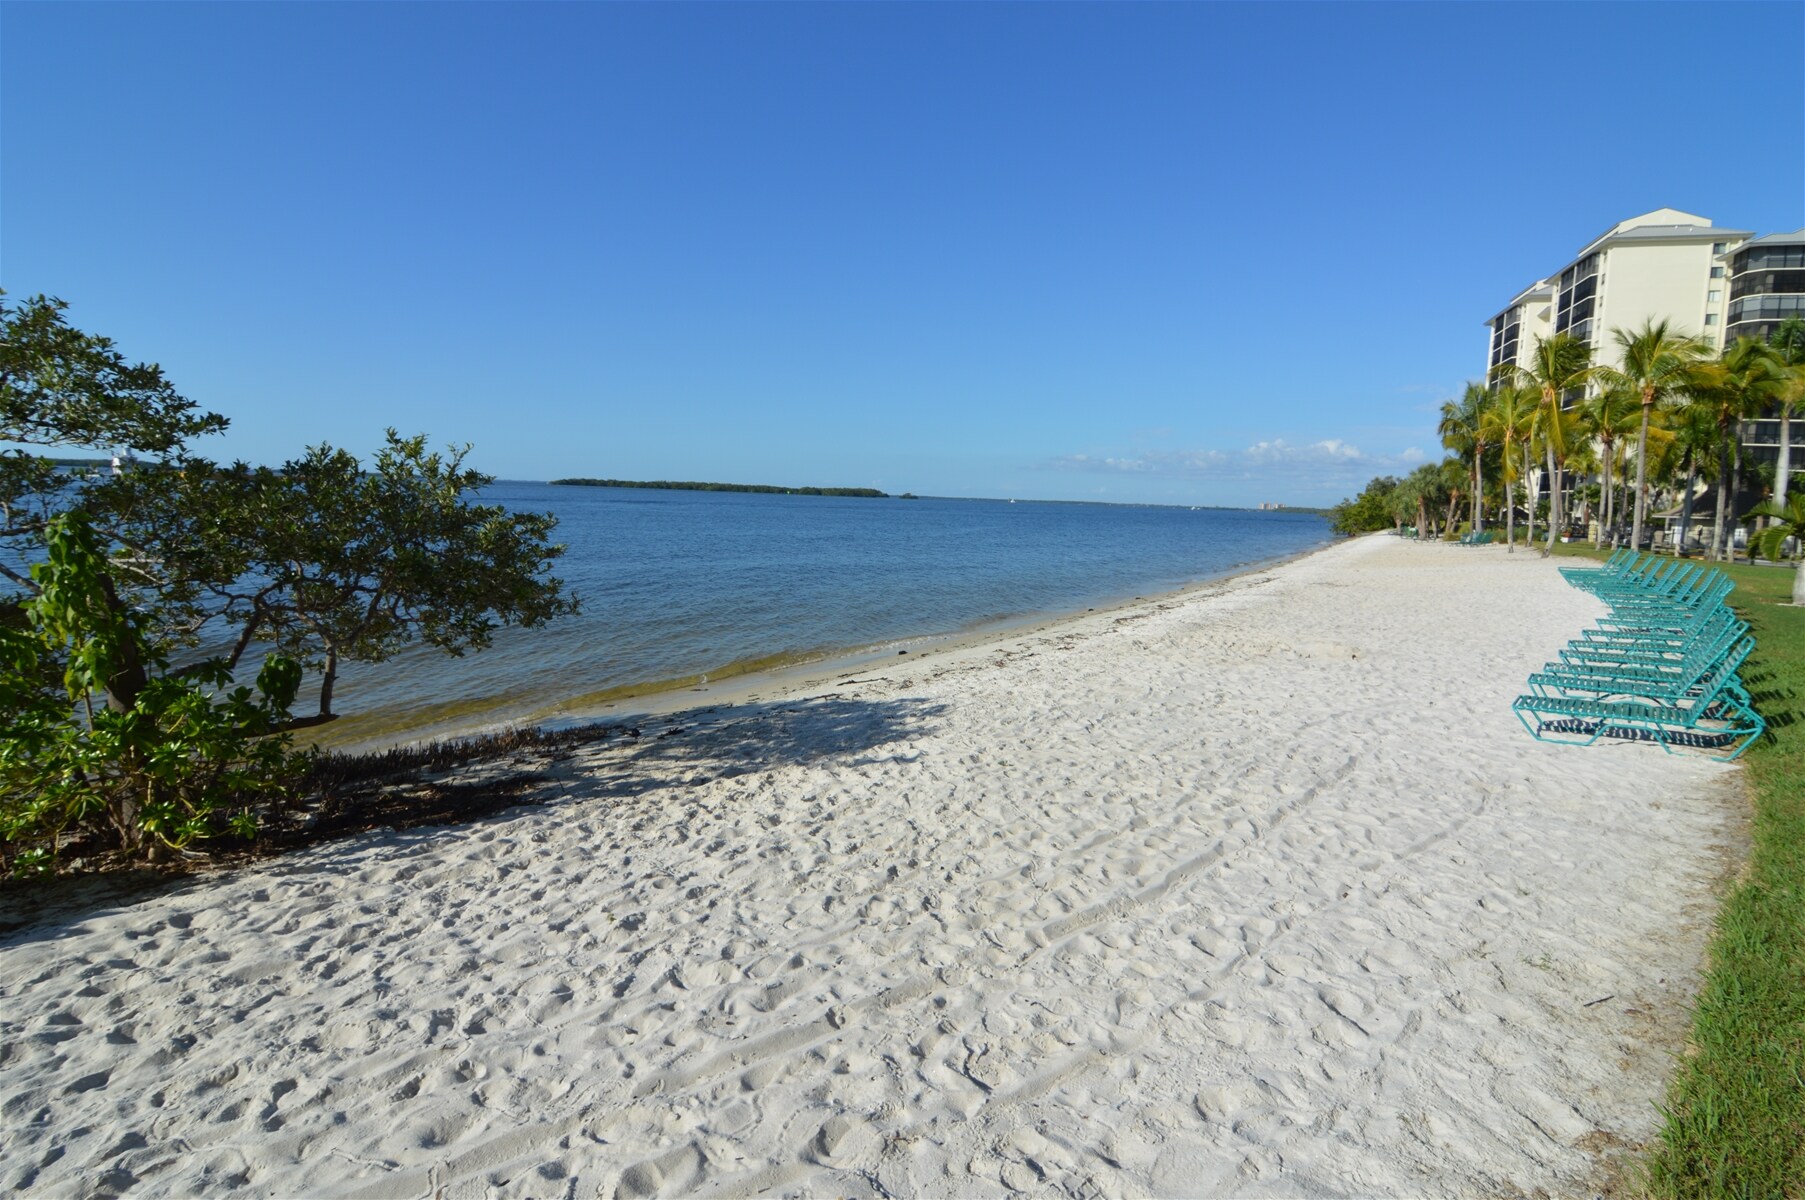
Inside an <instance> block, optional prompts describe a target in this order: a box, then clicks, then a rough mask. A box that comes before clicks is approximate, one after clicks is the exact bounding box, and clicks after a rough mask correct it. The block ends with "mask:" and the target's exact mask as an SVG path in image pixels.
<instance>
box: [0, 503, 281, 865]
mask: <svg viewBox="0 0 1805 1200" xmlns="http://www.w3.org/2000/svg"><path fill="white" fill-rule="evenodd" d="M45 536H46V549H47V556H46V561H44V562H43V563H40V564H38V565H37V566H35V567H33V568H32V572H31V574H32V578H33V580H34V582H36V583H37V585H38V591H37V594H36V595H35V596H32V597H30V598H29V599H27V600H26V601H25V602H24V603H23V604H21V605H20V606H19V609H18V612H19V615H21V616H22V617H23V622H22V623H16V624H12V625H9V626H6V627H3V628H0V717H4V719H5V720H6V722H7V725H8V729H9V734H8V736H7V737H6V738H5V739H0V836H3V837H4V839H5V841H6V842H7V844H8V846H9V848H12V847H16V848H15V849H13V850H12V854H11V858H12V865H13V868H14V870H15V871H18V872H32V871H38V870H44V869H48V868H49V866H50V865H51V864H52V863H53V862H54V859H55V856H56V851H57V848H58V845H59V842H60V839H61V838H62V836H63V835H64V834H65V833H67V832H72V831H75V830H83V831H88V832H93V831H96V830H98V831H101V832H103V833H105V834H107V835H110V838H111V840H112V841H113V842H114V844H116V845H117V846H119V847H121V848H124V849H126V850H128V851H131V852H137V851H139V850H142V849H145V848H147V847H151V846H156V845H163V846H169V847H178V848H179V847H182V846H185V845H187V844H188V843H189V842H192V841H194V840H195V839H197V838H207V837H212V836H214V835H216V834H218V833H220V832H222V831H224V830H225V829H228V828H229V829H231V830H232V831H233V832H236V833H238V834H240V835H243V836H250V835H251V834H253V833H254V832H255V830H256V823H255V819H254V818H253V817H252V816H251V813H250V809H249V803H250V801H251V800H252V799H253V798H259V797H269V796H271V795H278V794H280V793H282V792H283V791H284V790H286V788H287V787H288V785H289V784H290V782H291V781H292V780H293V779H294V778H296V777H297V776H298V774H299V772H300V771H301V770H302V769H303V768H304V766H305V759H304V758H303V757H302V756H299V755H296V754H294V753H293V752H292V751H291V749H290V746H289V743H288V740H287V738H286V737H284V736H281V735H280V734H279V733H277V731H278V730H280V729H281V728H282V727H283V726H284V724H285V723H286V721H287V719H288V706H289V705H290V704H291V703H293V701H294V695H295V690H296V688H297V686H298V685H299V683H300V680H301V669H300V665H299V664H298V663H296V662H295V661H294V660H292V659H289V658H285V657H283V656H281V655H271V656H270V657H268V658H267V659H266V660H265V661H264V664H263V667H262V670H261V671H260V672H259V673H258V677H257V685H256V687H255V688H254V689H253V688H248V687H232V686H231V673H230V671H229V670H228V669H227V668H226V666H225V664H224V662H222V661H219V660H212V661H208V662H203V663H199V664H195V665H193V666H190V667H188V668H186V669H183V670H181V671H170V670H168V669H167V667H168V665H167V662H166V660H165V659H164V658H163V657H162V656H161V655H160V654H159V653H157V652H156V651H155V650H154V649H153V648H152V647H150V646H149V645H148V644H147V643H146V641H145V637H144V632H143V628H142V621H141V618H140V617H139V615H138V614H136V613H134V612H132V611H131V610H130V609H128V608H126V607H125V606H123V605H122V604H121V603H120V602H119V599H118V593H117V590H116V588H115V587H114V585H113V583H112V580H111V577H110V571H109V562H108V556H107V554H106V552H105V549H104V547H103V546H102V544H101V540H100V537H99V535H98V534H97V533H96V531H95V529H94V527H93V525H92V523H91V521H90V519H89V518H88V515H87V514H86V513H83V512H80V511H76V512H70V513H62V514H59V515H58V516H56V517H55V518H53V519H52V520H51V521H50V523H49V525H48V526H47V527H46V530H45ZM128 671H135V672H139V673H141V674H142V675H143V676H144V678H143V681H142V683H141V684H140V685H139V686H138V687H137V688H136V689H135V694H134V697H133V700H132V703H131V704H129V705H117V704H115V705H112V706H108V705H106V704H105V703H101V702H99V699H98V698H99V697H101V696H102V695H103V694H104V693H105V691H106V689H107V686H108V683H109V681H111V680H113V679H115V678H116V677H117V676H119V675H120V674H121V673H122V672H128Z"/></svg>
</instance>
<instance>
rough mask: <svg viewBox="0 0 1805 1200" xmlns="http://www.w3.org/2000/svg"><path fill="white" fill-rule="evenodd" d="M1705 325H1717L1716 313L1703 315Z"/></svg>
mask: <svg viewBox="0 0 1805 1200" xmlns="http://www.w3.org/2000/svg"><path fill="white" fill-rule="evenodd" d="M1705 324H1707V325H1715V324H1717V314H1716V313H1706V314H1705Z"/></svg>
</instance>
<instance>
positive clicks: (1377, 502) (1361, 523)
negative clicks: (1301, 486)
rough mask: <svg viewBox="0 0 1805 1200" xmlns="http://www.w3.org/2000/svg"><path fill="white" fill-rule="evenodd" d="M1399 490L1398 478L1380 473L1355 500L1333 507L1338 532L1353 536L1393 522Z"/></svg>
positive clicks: (1333, 522)
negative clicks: (1393, 507)
mask: <svg viewBox="0 0 1805 1200" xmlns="http://www.w3.org/2000/svg"><path fill="white" fill-rule="evenodd" d="M1397 490H1398V480H1397V479H1396V478H1395V477H1394V476H1391V475H1380V476H1378V477H1377V478H1375V479H1373V480H1372V481H1371V482H1370V483H1368V484H1367V485H1366V487H1365V489H1364V490H1362V491H1361V493H1360V494H1359V495H1358V496H1356V497H1354V498H1353V499H1352V500H1343V501H1342V502H1341V503H1340V504H1337V505H1336V506H1335V507H1334V508H1331V509H1330V510H1329V517H1330V521H1331V524H1332V525H1333V527H1334V530H1335V532H1336V533H1340V534H1345V535H1347V536H1349V537H1352V536H1353V535H1354V534H1357V533H1373V532H1375V531H1377V530H1380V529H1390V528H1391V527H1392V525H1393V523H1394V522H1393V519H1392V512H1391V501H1392V495H1393V493H1395V492H1396V491H1397Z"/></svg>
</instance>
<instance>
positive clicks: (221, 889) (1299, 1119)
mask: <svg viewBox="0 0 1805 1200" xmlns="http://www.w3.org/2000/svg"><path fill="white" fill-rule="evenodd" d="M1555 565H1556V564H1555V563H1554V562H1553V561H1549V560H1544V559H1541V558H1539V557H1537V556H1535V555H1532V554H1524V553H1518V554H1515V555H1507V554H1506V553H1504V551H1503V549H1502V548H1499V547H1490V548H1475V549H1462V548H1457V547H1451V546H1439V545H1417V544H1407V543H1402V542H1399V541H1398V540H1396V539H1394V538H1391V537H1386V536H1380V537H1369V538H1363V539H1359V540H1356V541H1353V542H1348V543H1343V544H1339V545H1336V546H1334V547H1332V548H1330V549H1328V550H1325V551H1323V552H1321V553H1318V554H1315V555H1311V556H1309V557H1307V558H1304V559H1301V560H1299V561H1296V562H1292V563H1288V564H1285V565H1283V566H1280V567H1277V568H1273V569H1270V570H1264V571H1260V572H1256V573H1254V574H1252V575H1248V576H1244V577H1241V578H1239V579H1236V580H1232V581H1229V582H1226V583H1224V584H1221V585H1219V586H1215V587H1211V588H1204V589H1200V590H1197V591H1194V592H1192V593H1189V594H1187V595H1185V596H1182V597H1175V598H1164V599H1156V600H1149V601H1145V602H1142V603H1138V604H1135V605H1131V606H1129V607H1126V608H1122V609H1116V610H1112V611H1110V612H1100V613H1095V614H1089V615H1085V616H1081V617H1077V618H1073V619H1071V620H1069V621H1065V622H1061V623H1058V624H1056V625H1053V626H1050V627H1045V628H1041V629H1037V630H1034V631H1031V632H1027V633H1018V634H1015V635H1012V636H1009V637H1006V638H1003V639H1000V640H997V641H993V642H990V643H988V644H985V645H979V646H965V647H962V648H959V649H956V650H951V651H948V652H945V653H942V654H939V655H935V656H930V657H926V658H915V657H910V658H906V659H902V658H899V659H898V660H896V662H895V663H893V664H887V665H885V666H883V667H882V668H880V669H875V670H865V671H861V672H860V673H859V674H858V675H857V676H856V678H854V679H851V680H848V681H845V682H842V683H838V684H835V685H830V686H829V687H826V688H818V689H816V690H814V691H813V692H811V693H804V694H797V695H794V696H789V697H781V698H777V699H771V698H767V699H766V700H764V701H762V702H761V703H758V704H747V705H741V706H738V707H737V708H733V709H722V710H719V711H717V712H715V713H713V714H710V715H705V716H701V717H694V716H692V717H682V716H678V717H673V718H671V719H669V720H659V721H657V722H653V723H649V724H647V725H646V727H645V734H646V736H645V737H643V738H641V739H640V740H639V742H638V743H637V744H636V745H628V744H624V743H617V742H607V743H602V744H598V745H597V746H595V747H593V748H585V749H579V750H577V751H575V752H574V753H570V754H567V755H564V756H563V757H561V758H559V759H558V760H557V761H555V762H549V763H547V764H542V765H543V766H544V769H545V771H546V782H545V784H544V785H543V787H542V788H541V789H540V792H539V795H540V797H541V798H543V799H545V800H546V801H547V803H545V804H544V805H542V806H539V807H531V808H522V809H518V810H513V811H510V812H508V813H506V814H503V815H502V816H499V817H496V818H493V819H490V820H486V821H483V822H481V823H478V824H475V825H470V826H465V827H460V828H447V829H422V830H413V831H409V832H406V833H391V834H378V835H369V836H364V837H361V838H358V839H354V840H351V841H347V842H342V843H339V844H336V845H330V846H325V847H321V848H316V849H313V850H310V851H306V852H303V853H300V854H297V855H294V856H291V857H288V858H285V859H280V860H274V861H271V862H268V863H266V864H264V865H261V866H256V867H253V868H250V869H245V870H242V871H237V872H231V873H222V874H218V875H212V876H207V877H202V878H197V879H193V880H189V881H186V882H184V883H182V884H181V885H179V886H176V887H174V888H172V889H169V890H167V891H165V892H162V893H160V894H157V895H154V896H151V897H150V898H140V899H136V900H132V901H130V902H118V903H99V902H94V903H90V904H88V905H86V906H85V907H71V908H69V909H67V910H60V911H56V912H51V913H48V914H46V915H44V916H43V918H42V919H40V920H38V921H36V923H32V924H27V925H26V926H25V927H23V928H17V929H14V930H13V931H12V932H9V933H7V934H5V935H4V936H0V1116H3V1117H4V1129H5V1137H4V1140H3V1141H0V1186H4V1187H8V1188H21V1189H24V1190H26V1191H27V1192H29V1193H31V1194H35V1195H44V1196H63V1195H68V1196H74V1195H102V1194H126V1193H129V1194H132V1195H146V1196H166V1195H191V1194H209V1195H213V1194H243V1195H260V1196H270V1195H281V1196H287V1195H332V1196H368V1197H410V1196H441V1195H442V1196H448V1197H459V1196H480V1195H506V1196H581V1197H593V1196H608V1197H611V1196H653V1195H658V1196H677V1195H684V1196H690V1195H699V1196H745V1195H798V1196H844V1195H890V1196H917V1195H930V1196H1000V1195H1004V1194H1008V1193H1012V1192H1024V1193H1028V1194H1031V1195H1048V1196H1051V1195H1070V1196H1076V1197H1100V1196H1143V1195H1157V1196H1344V1195H1358V1196H1376V1195H1384V1196H1499V1195H1518V1194H1525V1195H1527V1194H1534V1193H1537V1192H1538V1191H1545V1192H1547V1193H1552V1194H1567V1195H1571V1194H1579V1193H1582V1192H1587V1193H1588V1194H1589V1190H1598V1189H1600V1188H1603V1187H1606V1186H1608V1183H1609V1177H1610V1173H1611V1171H1612V1169H1613V1162H1614V1160H1616V1159H1618V1158H1621V1157H1622V1155H1623V1154H1624V1153H1625V1152H1626V1148H1628V1147H1633V1146H1634V1145H1635V1144H1636V1143H1638V1142H1640V1141H1643V1140H1645V1139H1647V1138H1648V1137H1650V1136H1651V1135H1652V1134H1653V1132H1654V1129H1655V1127H1656V1122H1657V1119H1658V1117H1657V1113H1656V1111H1655V1108H1654V1105H1655V1104H1656V1102H1657V1101H1658V1100H1659V1098H1660V1095H1661V1089H1662V1085H1663V1082H1664V1080H1665V1078H1666V1076H1667V1073H1668V1070H1669V1067H1670V1064H1671V1062H1672V1059H1673V1056H1674V1055H1675V1054H1677V1053H1678V1052H1679V1050H1680V1048H1681V1039H1682V1038H1683V1037H1684V1033H1685V1022H1686V1005H1687V1003H1688V1001H1689V999H1690V996H1691V994H1692V991H1693V989H1694V987H1695V986H1696V982H1697V979H1698V974H1699V971H1700V968H1701V965H1702V959H1703V947H1704V942H1705V938H1706V935H1707V933H1708V929H1709V923H1710V920H1711V915H1712V911H1713V899H1712V897H1713V894H1714V889H1715V886H1716V883H1717V881H1718V879H1719V878H1720V876H1721V874H1722V872H1723V871H1724V870H1725V864H1726V862H1728V861H1731V860H1732V858H1733V855H1734V853H1735V851H1736V847H1737V838H1738V837H1739V822H1740V820H1741V817H1740V814H1741V803H1740V799H1739V792H1738V776H1737V773H1736V771H1735V770H1734V768H1729V767H1724V766H1720V765H1718V764H1714V763H1711V762H1708V761H1705V760H1702V759H1699V758H1694V757H1686V756H1673V755H1667V754H1664V753H1662V752H1661V750H1659V749H1658V748H1656V747H1652V746H1641V745H1624V744H1613V745H1600V746H1596V747H1592V748H1588V749H1576V748H1572V747H1562V746H1548V745H1541V744H1538V743H1536V742H1535V741H1533V740H1532V739H1530V738H1529V737H1528V736H1527V735H1526V734H1525V733H1524V731H1523V730H1522V729H1521V727H1520V726H1519V725H1518V724H1517V723H1516V721H1515V720H1514V718H1513V717H1512V715H1511V713H1510V710H1509V705H1510V701H1511V698H1512V697H1513V696H1515V695H1516V694H1517V692H1518V690H1519V689H1520V688H1521V686H1522V683H1523V680H1524V677H1525V676H1526V675H1527V674H1528V673H1529V672H1530V671H1531V670H1533V669H1534V668H1536V667H1537V666H1539V665H1540V664H1541V663H1542V662H1544V661H1545V660H1547V659H1548V658H1550V657H1552V656H1553V655H1554V653H1555V651H1556V649H1557V648H1558V647H1559V646H1560V644H1561V643H1562V642H1563V641H1564V640H1565V639H1566V638H1568V637H1569V636H1571V635H1572V634H1573V633H1575V632H1577V631H1578V630H1579V629H1580V628H1581V627H1582V626H1583V625H1584V624H1585V623H1586V622H1587V621H1589V620H1590V619H1592V618H1594V617H1596V616H1597V615H1599V614H1600V613H1601V612H1602V607H1601V606H1600V605H1599V604H1598V602H1597V601H1595V600H1593V599H1592V598H1591V597H1589V596H1587V595H1585V594H1583V593H1581V592H1579V591H1578V590H1576V589H1574V588H1571V587H1569V586H1567V585H1566V584H1565V583H1564V582H1563V581H1562V580H1561V579H1560V577H1559V576H1558V574H1557V573H1556V569H1555ZM673 727H675V728H678V729H680V730H681V731H680V732H676V733H673V734H672V735H671V736H663V737H661V736H658V735H659V734H662V733H665V732H667V731H668V730H669V729H670V728H673ZM534 765H535V764H533V763H532V762H530V761H527V760H524V759H523V760H522V761H520V762H517V763H513V764H497V766H496V767H495V768H494V769H495V770H497V771H500V770H505V769H522V768H528V767H532V766H534ZM0 919H4V920H5V921H8V922H16V921H18V920H20V919H21V918H20V914H19V913H18V912H17V911H16V910H13V911H6V912H0Z"/></svg>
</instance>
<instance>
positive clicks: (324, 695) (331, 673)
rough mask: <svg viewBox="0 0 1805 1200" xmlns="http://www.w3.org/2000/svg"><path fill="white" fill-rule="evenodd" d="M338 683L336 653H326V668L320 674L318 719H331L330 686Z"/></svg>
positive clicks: (332, 651) (331, 651)
mask: <svg viewBox="0 0 1805 1200" xmlns="http://www.w3.org/2000/svg"><path fill="white" fill-rule="evenodd" d="M336 682H338V651H337V650H327V651H326V668H325V670H323V671H321V672H320V719H321V720H324V721H330V720H331V719H332V685H333V684H334V683H336Z"/></svg>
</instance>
